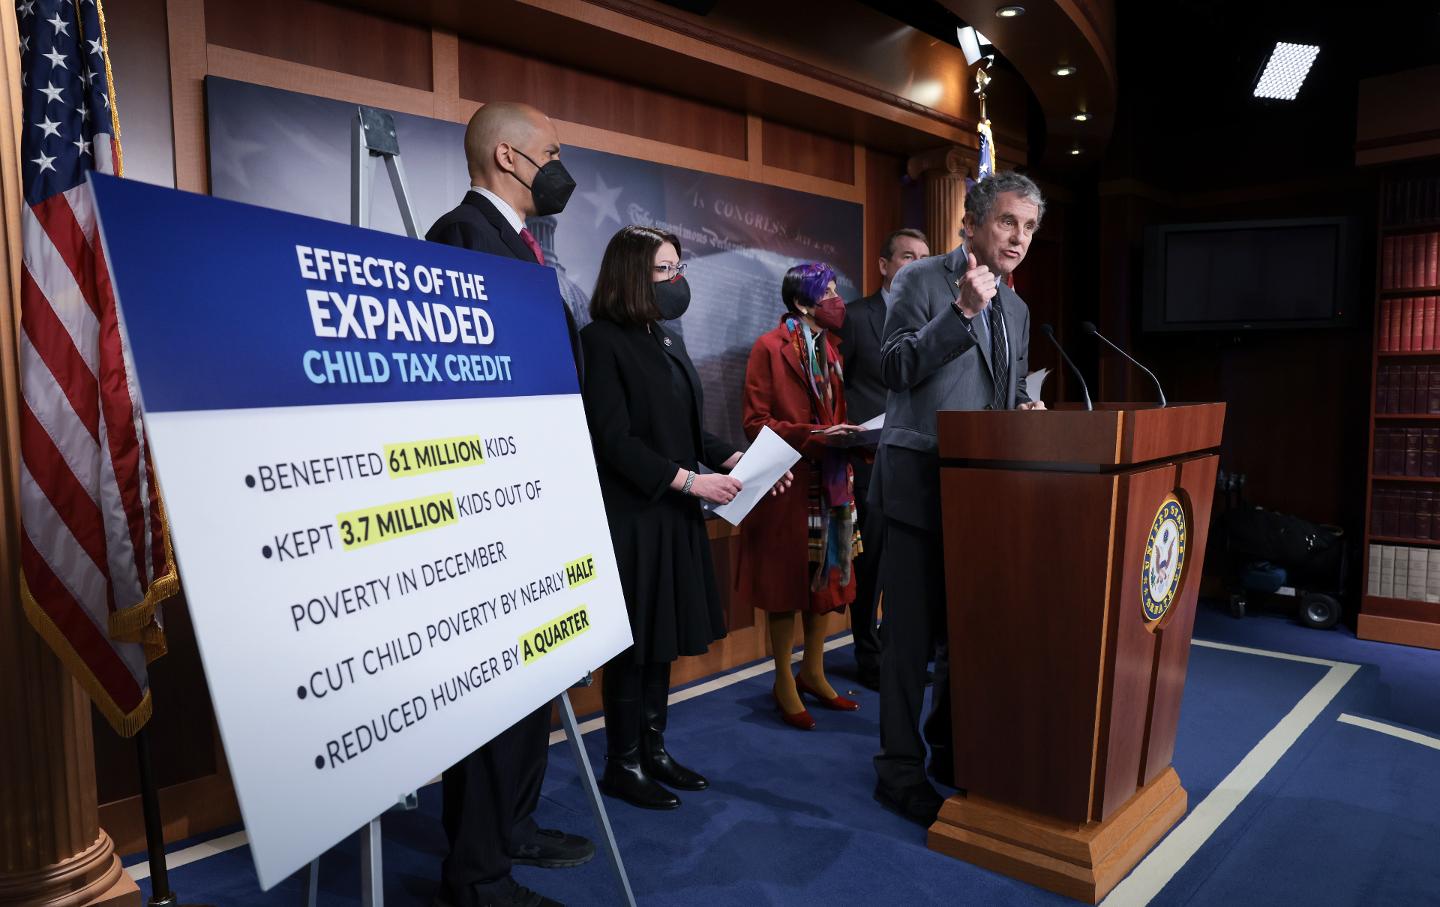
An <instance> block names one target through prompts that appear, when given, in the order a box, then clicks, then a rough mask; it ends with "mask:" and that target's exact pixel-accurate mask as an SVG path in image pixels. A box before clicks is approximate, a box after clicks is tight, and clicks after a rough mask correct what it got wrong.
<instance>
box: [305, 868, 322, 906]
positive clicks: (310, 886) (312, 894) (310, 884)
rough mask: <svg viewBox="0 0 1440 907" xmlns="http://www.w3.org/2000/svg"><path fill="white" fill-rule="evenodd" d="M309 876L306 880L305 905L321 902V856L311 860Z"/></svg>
mask: <svg viewBox="0 0 1440 907" xmlns="http://www.w3.org/2000/svg"><path fill="white" fill-rule="evenodd" d="M307 875H308V876H309V878H308V879H307V880H306V882H305V907H315V905H316V904H318V903H320V858H319V857H316V858H315V859H313V860H311V861H310V869H309V872H308V873H307Z"/></svg>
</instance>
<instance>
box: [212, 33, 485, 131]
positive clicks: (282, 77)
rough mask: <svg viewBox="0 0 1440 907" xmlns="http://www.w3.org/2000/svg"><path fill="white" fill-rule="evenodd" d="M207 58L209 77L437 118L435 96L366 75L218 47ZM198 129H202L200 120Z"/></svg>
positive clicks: (214, 47) (428, 92) (432, 93)
mask: <svg viewBox="0 0 1440 907" xmlns="http://www.w3.org/2000/svg"><path fill="white" fill-rule="evenodd" d="M207 56H208V59H209V68H208V74H209V75H212V76H219V77H221V78H225V79H235V80H237V81H241V82H252V83H254V84H256V85H265V86H267V87H269V88H281V89H284V90H286V91H298V92H302V93H304V94H309V95H315V96H317V97H322V98H334V99H335V100H338V101H348V102H350V103H352V104H369V105H372V106H375V107H383V108H385V109H386V110H393V111H397V112H399V113H411V114H415V115H416V116H422V117H429V116H435V115H436V112H435V106H436V105H435V93H434V92H431V91H428V90H426V91H422V90H421V89H418V88H410V87H407V86H404V85H395V84H393V83H390V82H381V81H378V80H376V79H371V78H368V77H366V76H357V75H352V74H350V73H343V72H336V71H335V70H332V69H323V68H321V67H318V66H311V65H310V64H308V63H295V62H292V61H290V60H280V59H277V58H275V57H267V56H265V55H263V54H257V53H253V52H251V51H248V50H236V49H234V48H231V47H222V46H221V45H218V44H211V45H210V46H209V48H208V50H207ZM467 116H468V114H467ZM201 129H202V130H203V129H204V123H203V121H202V123H201Z"/></svg>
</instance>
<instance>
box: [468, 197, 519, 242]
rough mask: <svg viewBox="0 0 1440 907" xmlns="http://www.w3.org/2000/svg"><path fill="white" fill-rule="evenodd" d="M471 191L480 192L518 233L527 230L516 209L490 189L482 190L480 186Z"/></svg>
mask: <svg viewBox="0 0 1440 907" xmlns="http://www.w3.org/2000/svg"><path fill="white" fill-rule="evenodd" d="M470 191H471V192H478V193H480V194H481V195H483V196H485V197H486V198H487V199H489V200H490V204H492V205H494V206H495V210H497V211H499V212H500V216H502V217H504V218H505V221H506V223H508V224H510V226H511V227H512V228H513V229H514V230H515V232H516V233H519V232H520V231H521V230H524V229H525V221H524V220H522V219H521V218H520V215H519V214H517V213H516V212H515V209H514V208H512V207H510V204H509V202H507V201H505V199H503V198H501V197H500V196H498V195H496V194H495V193H493V192H491V191H490V190H489V189H482V188H480V187H479V186H471V187H470Z"/></svg>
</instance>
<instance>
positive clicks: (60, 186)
mask: <svg viewBox="0 0 1440 907" xmlns="http://www.w3.org/2000/svg"><path fill="white" fill-rule="evenodd" d="M16 11H17V18H18V22H19V26H20V52H21V74H20V78H21V94H22V105H23V106H22V110H23V117H24V121H23V123H22V128H23V134H22V137H21V156H22V158H23V160H22V161H21V163H20V166H21V174H22V179H23V180H24V188H25V203H24V205H23V206H22V207H23V210H22V211H21V222H22V229H21V233H22V237H23V244H24V265H23V267H22V269H21V275H20V281H21V285H20V323H21V330H20V332H19V346H20V350H19V362H20V385H21V397H22V399H21V400H20V419H21V422H20V454H21V464H20V518H21V525H22V533H21V538H20V566H21V576H20V593H21V598H22V601H23V603H24V607H25V613H26V615H27V616H28V617H29V619H30V622H31V624H33V625H34V627H35V629H36V630H37V631H38V632H39V633H40V635H41V636H43V637H44V638H45V640H46V641H47V642H48V643H49V644H50V646H51V647H52V648H53V649H54V650H55V653H56V654H57V655H58V656H59V657H60V660H61V661H62V662H63V663H64V664H65V665H66V667H68V668H69V669H70V671H72V672H73V673H74V674H75V676H76V678H77V679H78V680H79V681H80V683H81V685H82V686H84V688H85V689H86V691H87V692H89V694H90V697H91V698H92V699H93V700H94V702H95V705H96V706H97V707H98V708H99V709H100V711H101V713H103V714H104V715H105V717H106V718H107V719H108V720H109V722H110V724H111V725H112V726H113V727H114V728H115V730H116V731H117V732H119V733H120V734H123V735H125V736H130V735H131V734H134V733H135V732H136V731H138V730H139V729H140V727H141V726H142V725H144V724H145V722H146V720H147V719H148V718H149V717H150V708H151V705H150V689H149V680H148V670H147V665H148V664H149V662H151V661H153V660H154V659H155V658H157V657H159V656H160V655H161V654H163V653H164V651H165V637H164V634H163V632H162V631H161V628H160V620H159V611H158V610H157V605H158V604H159V603H160V601H162V600H163V599H165V598H168V597H169V596H171V595H173V594H175V592H176V590H177V589H178V588H179V581H178V580H177V578H176V574H175V564H174V558H173V556H172V554H171V552H170V539H169V533H168V531H167V527H166V525H165V517H164V513H163V510H162V508H161V504H160V493H159V488H158V486H157V484H156V481H155V475H154V472H153V471H152V470H151V466H150V456H149V450H148V448H147V446H146V440H145V426H144V419H143V417H142V414H141V412H140V406H139V399H138V395H137V390H136V385H135V381H134V378H133V376H132V374H131V365H130V362H129V358H128V355H127V352H126V350H125V349H124V347H123V346H122V342H121V334H120V327H119V323H118V317H117V314H116V310H115V294H114V292H113V289H112V287H111V284H110V275H109V272H108V270H107V268H106V265H105V260H104V251H103V249H102V248H101V246H100V242H99V238H98V236H97V234H96V229H95V211H94V206H93V205H92V203H91V198H90V187H89V186H88V185H86V179H87V176H88V174H89V173H90V171H92V170H98V171H100V172H102V173H115V174H119V172H120V169H121V167H120V141H119V139H120V122H119V117H118V114H117V112H116V109H115V103H114V88H113V82H112V80H111V73H110V58H109V53H108V50H107V47H106V42H105V26H104V14H103V12H102V10H101V8H100V0H76V2H71V0H20V2H19V3H18V5H17V7H16Z"/></svg>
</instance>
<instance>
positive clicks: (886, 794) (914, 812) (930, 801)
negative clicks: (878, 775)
mask: <svg viewBox="0 0 1440 907" xmlns="http://www.w3.org/2000/svg"><path fill="white" fill-rule="evenodd" d="M875 800H876V802H878V803H879V804H880V805H881V806H883V807H885V808H886V809H888V810H890V811H891V812H894V813H898V814H900V815H901V816H903V817H904V818H906V819H909V820H910V821H911V822H918V823H920V824H921V825H924V826H925V827H926V828H929V827H930V826H931V825H934V824H935V819H936V818H937V817H938V816H939V815H940V807H941V806H942V805H944V803H945V800H944V798H942V797H941V796H940V794H938V793H936V791H935V788H933V787H931V786H930V782H928V781H920V782H917V783H915V784H911V785H908V786H906V787H902V788H899V789H898V790H897V789H892V788H890V787H889V786H887V785H886V784H885V782H883V781H877V782H876V783H875Z"/></svg>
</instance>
